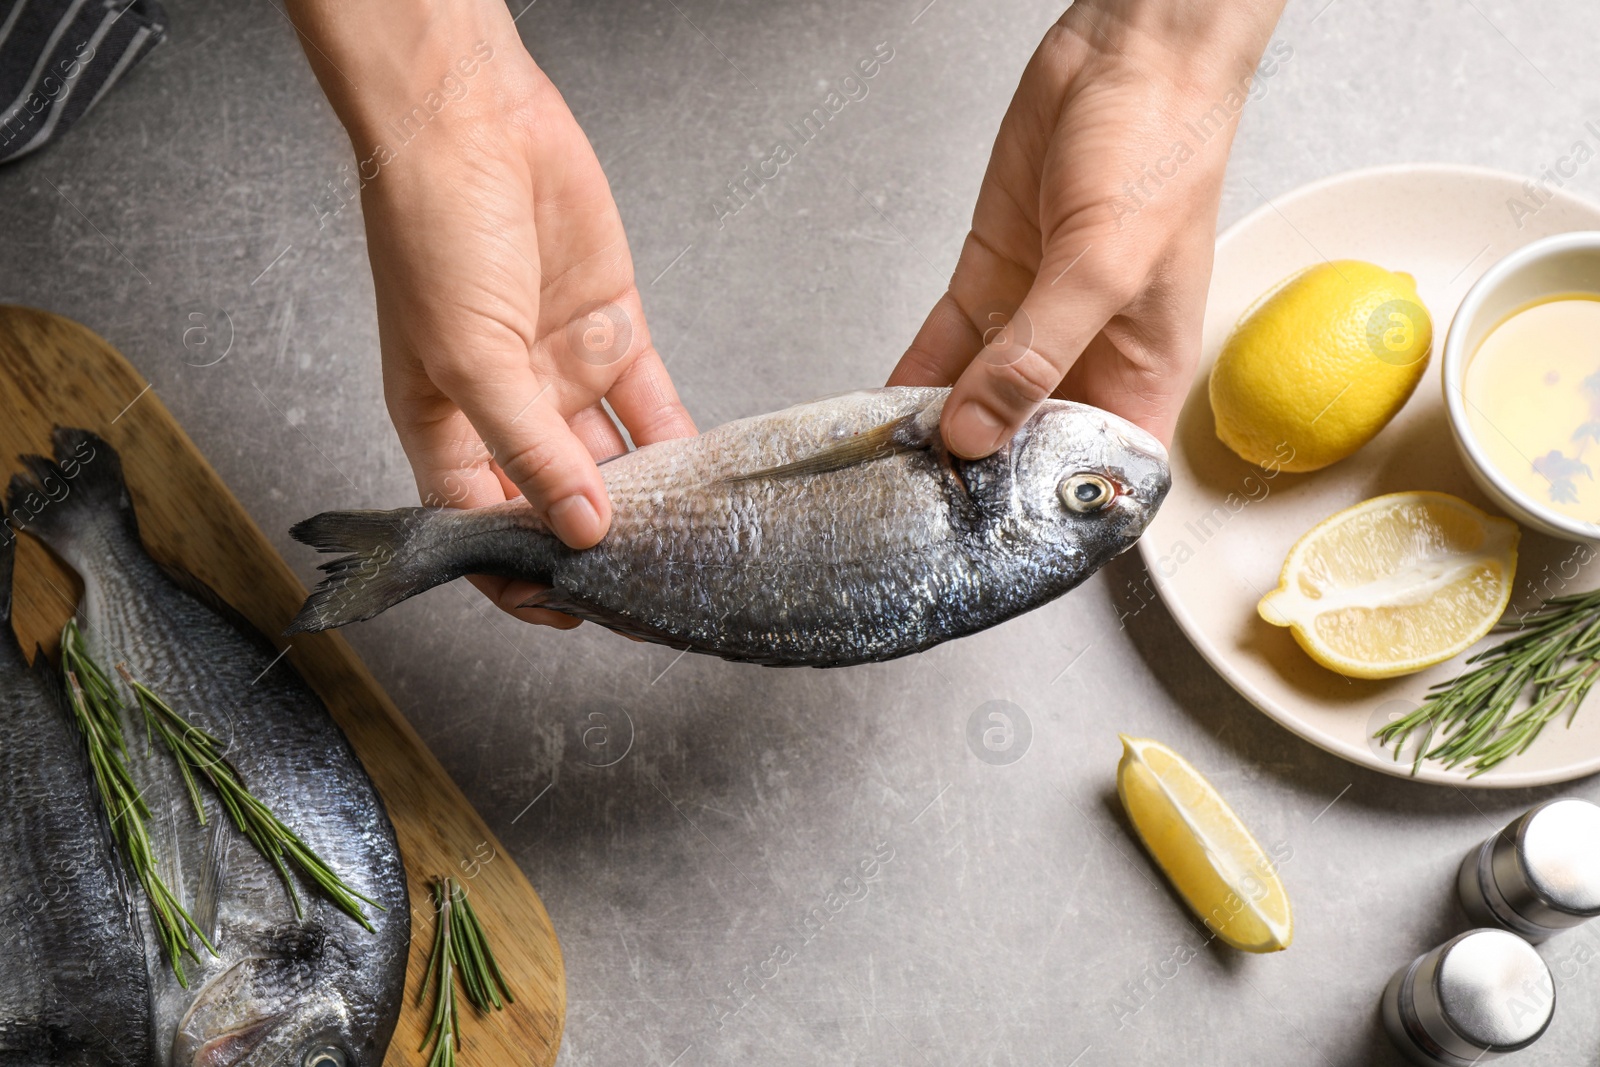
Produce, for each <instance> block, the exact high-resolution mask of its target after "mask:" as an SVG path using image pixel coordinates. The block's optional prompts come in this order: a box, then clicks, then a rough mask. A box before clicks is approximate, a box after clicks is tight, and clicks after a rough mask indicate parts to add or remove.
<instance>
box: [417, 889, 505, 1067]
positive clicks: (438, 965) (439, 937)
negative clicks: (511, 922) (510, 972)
mask: <svg viewBox="0 0 1600 1067" xmlns="http://www.w3.org/2000/svg"><path fill="white" fill-rule="evenodd" d="M433 907H434V911H435V913H436V914H437V916H438V918H437V919H436V920H435V922H434V927H433V949H432V951H431V952H430V953H429V954H428V970H427V973H425V974H424V975H423V976H422V985H421V987H420V988H419V989H418V990H417V1003H418V1004H421V1003H422V1002H423V1001H424V1000H425V999H426V998H427V995H428V990H429V989H432V990H433V991H434V999H433V1021H432V1022H431V1023H430V1024H429V1026H428V1032H427V1034H426V1035H424V1037H423V1039H422V1044H421V1045H418V1046H417V1051H418V1052H421V1051H422V1050H423V1049H425V1048H427V1047H428V1043H429V1042H434V1046H433V1052H432V1054H431V1055H430V1056H429V1057H428V1067H455V1062H456V1050H457V1049H459V1048H460V1046H461V1038H460V1026H459V1018H458V1015H457V1011H456V986H455V977H456V975H458V974H459V975H460V976H461V987H462V990H463V991H464V992H465V993H466V995H467V1000H468V1001H469V1002H470V1003H471V1004H472V1005H473V1007H475V1008H477V1009H478V1010H479V1011H484V1012H487V1011H491V1010H499V1009H501V1008H504V1007H505V1005H506V1004H515V1003H516V998H515V997H513V996H512V995H511V987H510V986H509V985H507V984H506V979H505V975H503V974H501V973H500V965H499V964H498V963H496V962H495V958H494V952H493V951H491V950H490V948H489V939H488V937H487V935H485V934H484V931H483V923H482V922H481V921H479V919H478V913H477V911H476V910H474V909H473V907H472V902H471V901H469V900H468V899H467V893H466V890H464V889H462V888H461V884H460V883H459V882H457V881H456V880H455V879H454V878H437V879H435V880H434V883H433ZM502 998H503V999H502Z"/></svg>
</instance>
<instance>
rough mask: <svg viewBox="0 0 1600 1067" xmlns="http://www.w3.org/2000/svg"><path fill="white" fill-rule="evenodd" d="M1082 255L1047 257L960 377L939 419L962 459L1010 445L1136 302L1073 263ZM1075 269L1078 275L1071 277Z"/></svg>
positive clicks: (1109, 280) (1111, 280)
mask: <svg viewBox="0 0 1600 1067" xmlns="http://www.w3.org/2000/svg"><path fill="white" fill-rule="evenodd" d="M1061 245H1062V242H1057V243H1056V245H1055V249H1056V250H1060V249H1061ZM1053 251H1054V250H1053ZM1082 251H1087V249H1084V250H1082ZM1081 254H1082V252H1081V251H1080V250H1078V249H1076V248H1075V249H1073V250H1072V251H1071V252H1069V253H1066V254H1064V255H1063V254H1061V252H1059V251H1054V254H1047V255H1046V256H1045V258H1044V260H1043V262H1041V263H1040V266H1039V272H1038V274H1037V275H1036V276H1035V277H1034V281H1033V286H1032V287H1031V288H1030V289H1029V290H1028V294H1027V295H1026V296H1025V297H1023V300H1022V303H1021V305H1020V306H1018V308H1017V310H1016V313H1015V314H1013V315H1012V316H1011V318H1010V320H1009V321H1008V322H1007V323H1006V324H1005V325H1004V326H1003V327H1001V328H999V329H995V330H991V331H990V332H989V333H988V334H987V336H986V337H985V338H984V341H985V343H984V346H983V348H982V350H981V351H979V353H978V354H977V356H976V357H974V359H973V360H972V362H971V363H970V364H968V365H967V368H966V370H964V371H962V373H961V377H960V378H959V379H957V380H956V384H955V387H954V388H953V389H952V390H951V392H950V399H949V400H948V401H947V402H946V403H945V408H944V416H943V419H942V420H941V421H942V427H943V431H944V440H945V444H946V445H947V446H948V447H949V449H950V451H952V452H954V453H955V454H956V455H958V456H961V457H963V458H965V459H981V458H983V457H985V456H989V455H992V454H993V453H994V452H995V451H996V450H998V449H999V448H1000V446H1001V445H1003V444H1005V443H1006V442H1007V441H1008V440H1010V439H1011V437H1012V435H1014V434H1015V433H1016V432H1017V430H1018V429H1020V428H1021V427H1022V424H1023V423H1024V422H1026V421H1028V418H1029V417H1030V416H1031V415H1032V414H1033V413H1034V412H1035V411H1037V410H1038V408H1039V405H1040V404H1042V403H1043V402H1044V401H1045V400H1046V399H1047V398H1048V397H1049V396H1050V395H1051V394H1052V393H1054V392H1055V391H1056V389H1057V388H1058V387H1059V386H1060V385H1061V382H1062V379H1064V378H1065V377H1066V376H1067V372H1068V371H1069V370H1071V369H1072V365H1073V364H1074V363H1075V362H1077V359H1078V356H1079V355H1080V354H1081V353H1082V352H1083V350H1084V348H1085V347H1087V346H1088V344H1089V342H1090V341H1091V340H1093V339H1094V336H1095V334H1097V333H1099V332H1100V330H1101V328H1102V327H1104V326H1105V324H1106V322H1107V321H1109V320H1110V318H1111V316H1113V315H1115V314H1116V313H1117V311H1118V310H1119V309H1120V308H1122V307H1123V306H1124V305H1126V304H1127V302H1128V301H1129V300H1131V299H1132V298H1133V292H1132V291H1131V289H1130V288H1129V287H1128V286H1127V285H1126V284H1125V283H1124V282H1122V280H1121V279H1120V278H1118V277H1114V276H1108V275H1106V274H1103V273H1096V272H1091V271H1089V270H1084V269H1082V268H1083V267H1084V266H1087V265H1086V264H1077V263H1076V258H1075V257H1077V256H1080V255H1081ZM1057 260H1059V262H1057ZM1074 265H1077V266H1079V270H1077V271H1072V273H1071V274H1068V273H1067V272H1068V271H1069V270H1071V269H1072V267H1073V266H1074ZM1069 279H1070V280H1071V282H1075V283H1076V284H1071V283H1070V282H1069Z"/></svg>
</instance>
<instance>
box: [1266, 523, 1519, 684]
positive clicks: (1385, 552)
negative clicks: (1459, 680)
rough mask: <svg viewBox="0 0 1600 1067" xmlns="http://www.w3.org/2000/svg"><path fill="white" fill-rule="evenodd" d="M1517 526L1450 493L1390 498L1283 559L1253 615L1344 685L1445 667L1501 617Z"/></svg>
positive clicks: (1323, 528)
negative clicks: (1343, 678) (1279, 629)
mask: <svg viewBox="0 0 1600 1067" xmlns="http://www.w3.org/2000/svg"><path fill="white" fill-rule="evenodd" d="M1519 536H1520V533H1519V531H1518V530H1517V524H1516V523H1514V522H1512V521H1511V520H1509V519H1500V518H1495V517H1493V516H1491V515H1485V514H1484V513H1483V512H1482V511H1479V510H1478V509H1477V508H1475V507H1473V506H1472V505H1471V504H1469V503H1467V502H1466V501H1465V500H1461V499H1459V498H1458V497H1453V496H1451V495H1449V494H1448V493H1433V492H1413V493H1390V494H1389V495H1388V496H1379V497H1373V498H1372V499H1371V500H1367V501H1364V502H1363V503H1360V504H1357V505H1356V506H1355V507H1352V508H1346V509H1345V510H1344V511H1341V512H1339V513H1338V514H1337V515H1333V516H1331V517H1329V518H1327V519H1324V520H1323V521H1322V522H1320V523H1318V524H1317V525H1316V526H1314V527H1312V528H1311V530H1310V531H1309V532H1307V533H1306V534H1305V536H1303V537H1301V538H1300V540H1299V541H1297V542H1296V543H1295V546H1294V548H1292V549H1290V550H1289V556H1288V558H1287V559H1285V560H1284V561H1283V571H1282V572H1281V573H1280V574H1279V575H1278V588H1276V589H1274V590H1273V591H1272V592H1270V593H1268V594H1267V595H1266V596H1264V597H1262V598H1261V602H1260V603H1259V604H1257V605H1256V612H1257V613H1258V614H1259V615H1260V616H1261V617H1262V618H1263V619H1265V620H1266V621H1267V622H1270V623H1272V625H1274V626H1287V627H1289V629H1290V631H1291V632H1292V633H1293V634H1294V639H1295V640H1296V641H1298V642H1299V643H1300V647H1301V648H1303V649H1305V650H1306V652H1307V653H1308V654H1310V656H1311V658H1312V659H1314V660H1316V661H1317V662H1318V663H1320V664H1322V665H1323V666H1324V667H1327V668H1328V669H1329V670H1334V671H1338V672H1339V673H1340V674H1344V675H1348V676H1350V677H1352V678H1393V677H1395V676H1396V675H1401V674H1410V673H1412V672H1413V671H1420V670H1422V669H1423V668H1424V667H1430V666H1432V665H1433V664H1435V663H1440V662H1443V661H1444V660H1447V659H1449V658H1450V657H1451V656H1454V655H1456V654H1457V653H1459V652H1461V651H1463V650H1465V649H1466V648H1467V647H1468V646H1470V645H1471V644H1473V642H1475V641H1477V640H1478V639H1479V638H1480V637H1482V636H1483V635H1484V634H1486V633H1488V632H1489V630H1490V629H1491V628H1492V627H1493V626H1494V624H1495V623H1496V622H1497V621H1499V619H1500V616H1501V615H1502V614H1504V613H1505V610H1506V604H1507V603H1508V602H1509V601H1510V599H1511V586H1512V581H1513V579H1514V578H1515V576H1516V570H1517V539H1518V537H1519Z"/></svg>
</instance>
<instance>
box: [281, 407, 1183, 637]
mask: <svg viewBox="0 0 1600 1067" xmlns="http://www.w3.org/2000/svg"><path fill="white" fill-rule="evenodd" d="M949 393H950V390H948V389H934V388H910V387H900V388H884V389H871V390H864V391H860V392H854V393H846V394H843V395H840V396H836V397H830V398H826V399H823V400H818V401H814V402H812V403H809V404H801V405H799V406H797V407H793V408H789V409H787V410H784V411H778V412H774V413H771V414H768V415H761V416H757V417H754V418H748V419H741V420H739V421H737V422H731V423H728V424H726V425H724V426H720V427H718V428H716V429H714V430H710V431H708V432H706V433H704V434H701V435H700V436H698V437H692V438H685V439H681V440H674V441H663V442H659V443H656V444H651V445H646V446H644V447H641V448H638V449H636V450H634V451H632V452H628V453H625V454H623V455H621V456H617V457H616V458H614V459H612V460H609V461H607V462H605V463H604V464H602V465H601V468H600V470H601V474H602V475H604V477H605V482H606V489H607V491H608V492H609V494H610V496H611V501H612V505H613V517H612V522H611V528H610V531H609V532H608V533H607V535H606V537H605V538H604V539H603V540H602V541H601V542H600V543H599V544H598V545H596V546H595V547H593V548H591V549H588V550H585V551H575V550H573V549H570V548H567V547H566V546H565V545H563V544H561V543H560V542H559V541H558V540H557V539H556V538H555V537H553V536H552V535H551V534H550V533H549V532H548V531H547V530H546V529H545V527H544V526H543V524H542V523H541V522H540V521H539V519H538V517H537V516H536V515H535V513H534V511H533V509H532V507H531V506H530V505H529V504H528V503H527V502H526V501H524V500H517V501H514V502H509V503H506V504H503V505H496V506H493V507H487V508H480V509H475V510H469V511H467V510H454V509H448V508H401V509H398V510H394V511H334V512H325V513H323V514H321V515H317V516H314V517H313V518H310V519H307V520H306V521H304V522H302V523H300V524H299V525H298V526H296V527H295V528H294V531H293V532H294V536H295V537H297V538H299V539H300V540H301V541H304V542H305V543H307V544H309V545H312V546H314V547H316V548H318V549H320V550H321V551H324V552H343V553H348V555H345V556H343V557H342V558H340V559H337V560H334V561H332V562H330V563H326V564H323V566H322V569H323V570H324V571H326V572H327V577H326V578H325V579H324V581H323V582H322V584H321V585H320V586H319V587H318V588H317V590H316V591H315V592H314V593H313V594H312V595H311V597H310V598H309V599H308V600H307V601H306V605H305V607H304V608H303V609H302V610H301V612H300V614H299V615H298V616H296V618H295V620H294V622H293V623H292V624H291V626H290V628H289V632H290V633H295V632H302V631H317V630H325V629H329V628H331V627H336V626H343V625H346V624H347V623H352V622H358V621H360V620H363V619H369V618H371V617H372V616H374V615H377V614H378V613H380V612H382V611H384V610H386V609H388V608H390V607H392V606H394V605H395V604H397V603H399V602H400V601H402V600H405V599H406V598H408V597H410V596H413V595H415V594H417V593H420V592H422V591H424V590H426V589H431V588H432V587H434V586H436V585H441V584H443V583H445V582H448V581H451V580H453V579H455V578H459V577H461V576H463V575H467V574H489V575H498V576H503V577H510V578H520V579H526V580H529V581H533V582H537V583H539V584H540V585H544V586H548V587H549V588H548V591H547V592H545V593H543V594H542V595H541V596H540V597H538V598H537V599H536V600H534V601H531V602H530V606H533V605H537V606H540V607H545V608H551V609H554V610H557V611H562V612H565V613H567V614H569V615H573V616H575V617H577V618H580V619H588V620H591V621H594V622H598V623H600V624H602V625H605V626H607V627H610V628H611V629H613V630H617V631H619V632H621V633H624V634H628V635H630V636H633V637H638V638H642V639H644V640H647V641H654V642H657V643H660V644H664V645H670V646H672V647H675V648H685V649H689V650H691V651H695V652H703V653H708V654H711V655H716V656H721V657H723V658H724V659H730V660H740V661H747V662H754V663H763V664H768V665H774V666H816V667H837V666H845V665H849V664H856V663H870V662H876V661H881V660H888V659H893V658H895V657H897V656H904V655H907V654H909V653H912V652H919V651H922V650H923V649H926V648H930V647H932V646H934V645H936V644H938V643H940V642H942V641H946V640H949V639H951V638H954V637H961V636H964V635H967V634H971V633H975V632H977V631H979V630H983V629H986V628H988V627H990V626H994V625H996V624H998V623H1001V622H1004V621H1005V620H1007V619H1010V618H1012V617H1014V616H1016V615H1020V614H1022V613H1023V612H1026V611H1030V610H1032V609H1033V608H1036V607H1039V606H1040V605H1042V604H1045V603H1048V602H1049V601H1051V600H1054V599H1055V598H1056V597H1058V596H1060V595H1062V594H1063V593H1065V592H1067V591H1068V590H1069V589H1071V588H1073V587H1074V586H1076V585H1077V584H1078V583H1080V582H1082V581H1083V580H1084V579H1086V578H1088V577H1089V576H1090V575H1091V574H1093V573H1094V572H1095V571H1096V570H1098V569H1099V568H1100V567H1101V566H1102V565H1103V564H1105V563H1106V562H1107V561H1109V560H1110V559H1111V558H1112V557H1114V556H1116V555H1117V554H1118V553H1120V552H1122V551H1124V550H1126V549H1127V548H1129V547H1130V546H1132V545H1133V543H1134V542H1135V541H1137V540H1138V538H1139V535H1140V534H1141V533H1142V532H1143V531H1144V529H1145V527H1146V525H1148V523H1149V522H1150V520H1151V519H1152V518H1153V517H1154V516H1155V513H1156V509H1157V508H1158V507H1160V505H1161V501H1162V498H1163V497H1164V496H1165V495H1166V492H1167V489H1168V486H1169V485H1170V476H1169V474H1168V470H1167V455H1166V449H1165V448H1163V447H1162V445H1161V443H1160V442H1159V441H1157V440H1156V439H1155V438H1154V437H1152V436H1151V435H1150V434H1148V433H1146V432H1145V431H1144V430H1141V429H1139V428H1138V427H1136V426H1134V425H1133V424H1131V423H1129V422H1126V421H1124V420H1123V419H1120V418H1118V417H1117V416H1115V415H1112V414H1110V413H1109V412H1105V411H1101V410H1100V409H1098V408H1093V407H1088V406H1086V405H1083V404H1075V403H1070V402H1067V401H1063V400H1048V401H1046V402H1045V404H1044V405H1043V406H1042V407H1040V409H1039V410H1038V412H1037V413H1035V414H1034V415H1033V417H1032V418H1030V419H1029V420H1028V421H1027V423H1026V424H1025V425H1024V426H1023V427H1022V429H1021V431H1020V432H1019V433H1018V434H1017V435H1016V437H1015V438H1013V439H1012V440H1011V441H1010V442H1008V443H1007V444H1006V445H1005V447H1003V448H1002V449H1001V450H1000V451H999V452H997V453H995V454H994V455H993V456H990V457H988V458H987V459H982V460H976V461H967V460H962V459H959V458H957V457H955V456H953V455H951V454H950V453H949V452H948V451H946V450H945V448H944V445H943V441H942V439H941V437H940V435H939V415H940V412H941V411H942V410H943V405H944V401H945V399H946V398H947V397H948V396H949Z"/></svg>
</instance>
